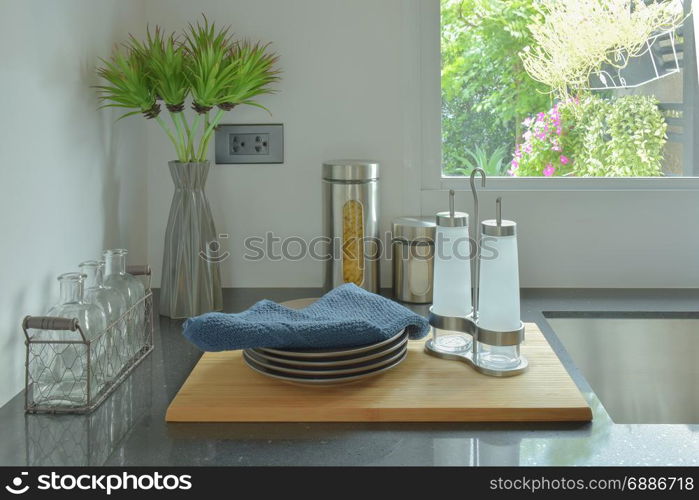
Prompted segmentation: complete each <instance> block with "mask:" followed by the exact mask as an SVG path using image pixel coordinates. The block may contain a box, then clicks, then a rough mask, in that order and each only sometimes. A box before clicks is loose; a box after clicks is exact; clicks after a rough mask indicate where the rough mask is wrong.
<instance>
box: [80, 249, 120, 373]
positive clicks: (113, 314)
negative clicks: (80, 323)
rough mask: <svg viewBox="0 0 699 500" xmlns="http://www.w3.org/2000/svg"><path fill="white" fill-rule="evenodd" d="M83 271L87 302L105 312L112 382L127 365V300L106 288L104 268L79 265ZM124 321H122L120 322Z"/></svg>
mask: <svg viewBox="0 0 699 500" xmlns="http://www.w3.org/2000/svg"><path fill="white" fill-rule="evenodd" d="M80 271H81V272H82V273H83V274H84V275H85V276H86V279H85V302H88V303H90V304H96V305H98V306H100V307H101V308H102V310H104V313H105V315H106V318H107V326H108V327H110V329H109V332H108V335H107V338H106V339H105V342H106V344H105V347H106V349H105V351H106V356H105V365H104V369H105V370H106V376H107V378H108V379H110V380H112V379H114V377H116V375H117V374H118V373H119V371H120V370H121V367H122V366H124V364H125V363H126V361H128V356H127V350H126V335H127V333H126V321H125V320H123V318H122V315H123V314H124V313H125V312H126V309H127V307H126V297H124V295H122V293H121V292H119V291H118V290H116V289H114V288H112V287H107V286H104V283H103V272H104V264H103V263H101V262H98V261H96V260H88V261H85V262H83V263H82V264H80ZM120 320H121V321H120Z"/></svg>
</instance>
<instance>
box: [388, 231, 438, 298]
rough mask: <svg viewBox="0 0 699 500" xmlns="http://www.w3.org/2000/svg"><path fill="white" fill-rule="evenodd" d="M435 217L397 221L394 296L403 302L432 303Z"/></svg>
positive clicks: (394, 243) (394, 249)
mask: <svg viewBox="0 0 699 500" xmlns="http://www.w3.org/2000/svg"><path fill="white" fill-rule="evenodd" d="M435 233H436V225H435V223H434V217H429V218H428V217H424V218H423V217H401V218H398V219H395V220H394V221H393V240H392V241H393V248H392V250H393V252H392V253H393V257H392V258H393V296H394V298H395V299H396V300H400V301H401V302H410V303H413V304H428V303H430V302H432V280H433V273H434V240H435Z"/></svg>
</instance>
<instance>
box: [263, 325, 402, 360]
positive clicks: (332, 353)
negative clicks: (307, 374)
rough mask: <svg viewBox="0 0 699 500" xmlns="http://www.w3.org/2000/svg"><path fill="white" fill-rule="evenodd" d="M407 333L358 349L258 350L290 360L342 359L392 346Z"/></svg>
mask: <svg viewBox="0 0 699 500" xmlns="http://www.w3.org/2000/svg"><path fill="white" fill-rule="evenodd" d="M404 333H405V328H403V329H402V330H401V331H399V332H398V333H397V334H395V335H393V336H392V337H391V338H388V339H385V340H382V341H380V342H376V343H374V344H364V345H362V346H356V347H331V348H329V349H325V350H322V351H321V350H316V351H310V350H309V351H285V350H282V349H274V348H269V347H258V348H257V349H259V350H261V351H264V352H268V353H270V354H277V355H281V356H287V357H289V358H301V359H309V358H342V357H347V356H351V355H354V354H361V353H363V352H367V351H371V350H373V349H378V348H379V347H383V346H385V345H388V344H390V343H391V342H392V341H394V340H396V339H398V338H399V337H400V336H401V335H403V334H404ZM330 349H335V350H330ZM337 349H345V350H344V351H338V350H337Z"/></svg>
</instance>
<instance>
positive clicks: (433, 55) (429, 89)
mask: <svg viewBox="0 0 699 500" xmlns="http://www.w3.org/2000/svg"><path fill="white" fill-rule="evenodd" d="M418 9H419V12H418V16H419V37H418V38H419V40H420V57H419V68H420V79H419V81H420V82H421V83H420V87H421V89H420V90H421V98H420V101H421V102H420V105H421V111H422V113H421V115H422V120H421V146H422V148H421V149H422V155H421V156H422V158H421V159H422V162H421V163H422V176H421V177H422V179H421V190H422V191H434V190H444V189H457V190H468V189H470V185H469V178H468V177H458V176H444V175H443V174H442V124H441V91H442V82H441V43H440V42H441V12H440V0H421V1H419V2H418ZM697 14H699V13H697ZM695 16H696V14H693V15H692V18H691V19H690V22H688V23H687V24H686V26H685V37H686V38H690V39H691V41H692V43H694V31H695V29H696V27H697V24H698V23H697V20H696V17H695ZM694 47H695V57H694V58H689V59H691V61H689V60H685V61H684V64H685V66H684V67H685V69H686V71H691V73H690V74H691V77H693V78H692V79H691V80H690V82H692V81H693V84H694V86H695V88H696V87H697V81H698V80H699V76H698V72H697V54H699V47H697V45H696V43H695V45H694ZM691 77H690V78H691ZM697 94H699V92H695V95H694V109H695V112H694V113H692V119H691V120H687V122H685V127H684V133H686V134H688V135H690V136H692V137H693V138H694V140H693V141H686V143H685V144H688V143H690V144H691V143H694V144H698V145H699V109H697V108H698V106H697V103H699V95H697ZM692 150H693V151H692V152H691V156H693V158H692V159H691V160H690V161H691V162H692V163H693V164H694V168H695V175H694V176H682V177H680V176H677V177H610V178H605V177H551V178H543V177H489V178H488V183H487V186H486V188H485V190H487V191H490V190H498V191H568V190H576V191H585V190H588V191H610V190H611V191H614V190H620V191H676V190H683V191H684V190H699V164H698V162H699V158H697V156H698V155H699V151H697V152H696V153H697V154H694V148H692ZM685 152H687V146H685ZM685 154H686V153H685Z"/></svg>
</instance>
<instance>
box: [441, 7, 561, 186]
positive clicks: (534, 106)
mask: <svg viewBox="0 0 699 500" xmlns="http://www.w3.org/2000/svg"><path fill="white" fill-rule="evenodd" d="M535 3H536V0H441V8H442V39H441V45H442V144H443V151H442V157H443V171H444V173H445V174H447V175H463V174H464V173H466V172H465V170H464V167H465V166H467V165H468V164H469V163H470V161H469V159H470V158H469V156H470V155H469V154H468V151H470V150H474V149H475V148H476V147H479V148H480V149H482V150H484V151H487V152H489V153H493V152H495V151H496V149H497V148H499V147H505V148H506V149H507V152H508V154H511V153H512V151H513V150H514V145H515V142H516V140H517V137H518V136H519V134H520V131H521V122H522V120H523V119H524V118H525V117H526V116H528V115H531V114H534V113H536V112H538V111H541V110H544V109H548V108H550V107H551V104H552V103H551V100H550V96H549V94H548V89H547V88H546V87H544V86H543V85H542V84H540V83H538V82H535V81H534V80H532V79H531V77H530V76H529V75H528V74H527V73H526V71H525V70H524V68H523V65H522V61H521V59H520V57H519V53H520V52H521V51H522V50H523V49H524V47H526V46H527V45H530V44H531V43H532V35H531V32H530V31H529V28H528V26H529V25H530V24H531V20H532V19H534V18H535V17H536V16H539V13H538V12H537V10H536V8H535Z"/></svg>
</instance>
